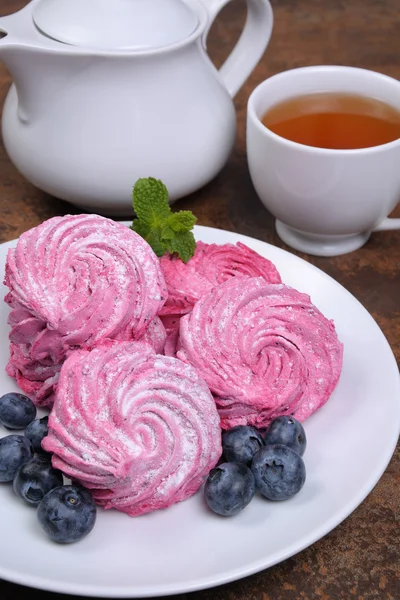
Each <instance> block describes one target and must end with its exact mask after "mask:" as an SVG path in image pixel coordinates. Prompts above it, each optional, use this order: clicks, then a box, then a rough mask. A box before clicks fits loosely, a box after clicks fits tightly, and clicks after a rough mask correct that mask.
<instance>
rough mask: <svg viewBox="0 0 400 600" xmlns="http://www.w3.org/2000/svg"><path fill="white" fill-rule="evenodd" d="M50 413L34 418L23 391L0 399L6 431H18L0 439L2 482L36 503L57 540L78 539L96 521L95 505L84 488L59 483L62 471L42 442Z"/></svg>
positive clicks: (0, 418)
mask: <svg viewBox="0 0 400 600" xmlns="http://www.w3.org/2000/svg"><path fill="white" fill-rule="evenodd" d="M47 422H48V417H43V418H42V419H36V407H35V405H34V404H33V402H32V401H31V400H30V399H29V398H28V397H27V396H24V395H23V394H17V393H14V392H11V393H8V394H5V395H4V396H2V397H1V398H0V423H1V424H2V425H3V426H4V427H5V428H6V429H9V430H22V429H24V430H25V431H24V435H20V434H18V435H17V434H11V435H6V436H5V437H3V438H1V439H0V483H6V482H12V485H13V488H14V491H15V493H16V495H17V496H19V497H20V498H22V499H23V500H24V501H25V502H26V503H27V504H29V505H31V506H35V507H37V516H38V519H39V523H40V524H41V526H42V528H43V530H44V531H45V532H46V533H47V534H48V535H49V537H50V538H51V539H52V540H54V541H56V542H59V543H64V544H66V543H71V542H77V541H78V540H80V539H82V538H83V537H84V536H86V535H87V534H88V533H89V532H90V531H91V530H92V529H93V527H94V524H95V521H96V505H95V503H94V501H93V499H92V497H91V495H90V493H89V492H88V491H87V490H85V489H84V488H82V487H78V486H74V485H63V483H64V478H63V474H62V473H61V471H59V470H57V469H54V468H53V466H52V464H51V456H50V455H49V454H47V453H46V452H44V450H43V449H42V446H41V443H42V440H43V438H44V437H45V436H46V435H47V432H48V425H47Z"/></svg>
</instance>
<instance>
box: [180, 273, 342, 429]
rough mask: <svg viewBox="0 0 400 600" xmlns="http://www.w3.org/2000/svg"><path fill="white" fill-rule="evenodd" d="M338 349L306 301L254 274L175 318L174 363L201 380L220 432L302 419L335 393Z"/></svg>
mask: <svg viewBox="0 0 400 600" xmlns="http://www.w3.org/2000/svg"><path fill="white" fill-rule="evenodd" d="M342 351H343V349H342V344H341V343H340V342H339V340H338V338H337V335H336V331H335V328H334V325H333V323H332V322H331V321H328V319H326V318H325V317H324V316H323V315H322V313H320V312H319V310H318V309H317V308H316V307H315V306H314V305H313V304H312V303H311V300H310V298H309V296H307V295H306V294H302V293H300V292H297V291H296V290H294V289H292V288H290V287H288V286H285V285H283V284H278V285H274V284H268V283H266V282H265V281H264V280H263V279H261V278H259V277H245V276H242V277H237V278H236V277H235V278H232V279H229V280H227V281H225V282H224V283H222V284H220V285H219V286H216V287H215V288H213V289H212V290H211V292H209V294H207V295H205V296H203V297H202V298H201V299H200V300H199V301H198V302H197V304H196V305H195V307H194V309H193V310H192V312H191V313H190V314H188V315H186V316H184V317H182V319H181V321H180V350H179V351H178V353H177V356H178V358H180V359H181V360H183V361H186V362H188V363H189V364H192V365H193V366H195V367H196V368H197V369H198V370H199V372H200V373H201V375H202V376H203V377H204V379H205V380H206V381H207V383H208V385H209V387H210V389H211V391H212V392H213V394H214V395H215V400H216V403H217V407H218V409H219V413H220V416H221V424H222V427H223V428H224V429H228V428H230V427H233V426H234V425H245V424H250V425H254V426H256V427H264V426H266V425H267V424H268V423H269V422H270V421H271V420H272V419H273V418H275V417H276V416H278V415H280V414H291V415H293V416H294V417H296V418H297V419H299V420H304V419H305V418H307V417H308V416H309V415H310V414H311V413H313V412H314V411H315V410H317V409H318V408H319V407H320V406H322V405H323V404H324V403H325V402H326V401H327V400H328V398H329V397H330V395H331V393H332V391H333V389H334V388H335V386H336V384H337V382H338V379H339V376H340V372H341V367H342Z"/></svg>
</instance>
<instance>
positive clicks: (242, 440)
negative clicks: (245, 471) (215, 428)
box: [222, 425, 264, 466]
mask: <svg viewBox="0 0 400 600" xmlns="http://www.w3.org/2000/svg"><path fill="white" fill-rule="evenodd" d="M263 446H264V440H263V439H262V437H261V435H260V434H259V433H258V431H257V429H255V428H254V427H250V426H248V425H238V426H237V427H232V429H229V430H228V431H225V432H224V433H223V434H222V450H223V452H224V456H225V458H226V460H227V461H228V462H240V463H243V464H245V465H247V466H250V464H251V461H252V460H253V456H254V455H255V454H256V452H258V451H259V450H260V448H262V447H263Z"/></svg>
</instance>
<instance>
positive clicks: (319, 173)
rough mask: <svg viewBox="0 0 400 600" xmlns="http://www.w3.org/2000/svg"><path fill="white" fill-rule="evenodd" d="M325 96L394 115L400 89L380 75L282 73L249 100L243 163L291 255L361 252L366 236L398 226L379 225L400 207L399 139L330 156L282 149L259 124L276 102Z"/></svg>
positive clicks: (330, 69) (288, 146)
mask: <svg viewBox="0 0 400 600" xmlns="http://www.w3.org/2000/svg"><path fill="white" fill-rule="evenodd" d="M324 92H336V93H338V92H339V93H348V94H357V95H361V96H366V97H370V98H375V99H377V100H381V101H383V102H385V103H386V104H389V105H391V106H393V107H394V108H396V109H398V110H400V82H399V81H397V80H395V79H392V78H391V77H387V76H385V75H381V74H380V73H375V72H373V71H368V70H365V69H357V68H352V67H341V66H319V67H304V68H300V69H293V70H291V71H285V72H283V73H280V74H278V75H274V76H273V77H271V78H269V79H267V80H266V81H264V82H263V83H261V84H260V85H259V86H258V87H257V88H256V89H255V90H254V91H253V93H252V94H251V96H250V98H249V102H248V107H247V158H248V164H249V169H250V175H251V178H252V181H253V184H254V187H255V189H256V191H257V194H258V195H259V197H260V199H261V201H262V202H263V204H264V205H265V206H266V208H267V209H268V210H269V211H270V212H271V213H272V214H273V215H274V216H275V217H276V219H277V220H276V230H277V233H278V235H279V237H280V238H281V239H282V240H283V241H284V242H286V243H287V244H288V245H289V246H291V247H293V248H295V249H297V250H301V251H303V252H307V253H309V254H315V255H318V256H335V255H339V254H345V253H346V252H351V251H353V250H356V249H357V248H360V247H361V246H362V245H363V244H365V242H366V241H367V240H368V238H369V236H370V235H371V232H372V231H380V230H387V229H400V219H387V218H386V217H387V216H388V214H389V213H390V212H391V211H392V210H393V209H394V207H395V206H396V204H397V203H398V202H399V201H400V139H398V140H396V141H394V142H391V143H388V144H383V145H381V146H375V147H371V148H362V149H359V150H329V149H324V148H315V147H311V146H305V145H303V144H298V143H296V142H291V141H288V140H287V139H284V138H282V137H280V136H278V135H276V134H275V133H273V132H272V131H270V130H269V129H267V128H266V127H265V126H264V125H263V124H262V123H261V118H262V117H263V116H264V114H265V113H266V111H267V110H269V109H270V108H271V107H272V106H274V105H275V104H277V103H279V102H282V101H284V100H287V99H289V98H292V97H295V96H301V95H305V94H311V93H324Z"/></svg>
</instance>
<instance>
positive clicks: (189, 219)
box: [131, 177, 197, 263]
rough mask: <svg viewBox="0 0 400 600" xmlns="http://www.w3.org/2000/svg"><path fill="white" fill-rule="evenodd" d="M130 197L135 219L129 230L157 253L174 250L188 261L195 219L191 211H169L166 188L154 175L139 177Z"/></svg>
mask: <svg viewBox="0 0 400 600" xmlns="http://www.w3.org/2000/svg"><path fill="white" fill-rule="evenodd" d="M132 196H133V209H134V211H135V213H136V216H137V218H136V219H134V220H133V223H132V225H131V229H133V231H136V233H138V234H139V235H140V236H141V237H142V238H144V239H145V240H146V242H148V244H149V245H150V246H151V247H152V249H153V250H154V252H155V253H156V254H157V256H163V255H164V254H165V253H166V252H169V253H170V254H175V253H176V254H178V256H179V258H180V259H181V260H183V262H185V263H186V262H188V260H189V259H190V258H192V256H193V254H194V251H195V249H196V241H195V239H194V235H193V233H192V229H193V226H194V225H195V223H196V221H197V219H196V217H195V216H194V214H193V213H192V212H191V211H190V210H180V211H178V212H172V210H171V207H170V206H169V203H168V190H167V188H166V187H165V185H164V184H163V182H162V181H160V180H158V179H154V178H153V177H148V178H146V179H138V180H137V182H136V184H135V186H134V188H133V194H132Z"/></svg>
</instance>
